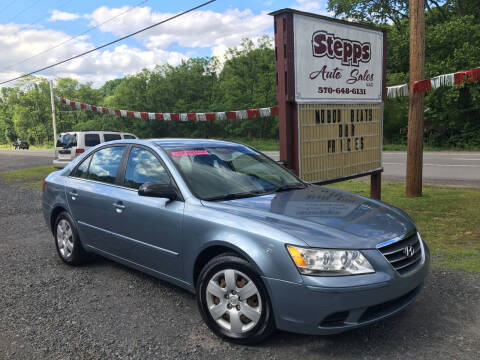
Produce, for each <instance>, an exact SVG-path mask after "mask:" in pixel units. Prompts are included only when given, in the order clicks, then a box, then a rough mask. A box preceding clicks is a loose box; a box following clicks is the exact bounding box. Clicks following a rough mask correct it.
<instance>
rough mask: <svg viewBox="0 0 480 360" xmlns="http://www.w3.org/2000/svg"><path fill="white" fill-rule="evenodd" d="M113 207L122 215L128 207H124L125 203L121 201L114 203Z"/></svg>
mask: <svg viewBox="0 0 480 360" xmlns="http://www.w3.org/2000/svg"><path fill="white" fill-rule="evenodd" d="M113 207H114V208H115V211H116V212H117V213H119V214H120V213H121V212H122V211H123V210H125V208H126V206H125V205H123V203H122V202H121V201H118V202H116V203H113Z"/></svg>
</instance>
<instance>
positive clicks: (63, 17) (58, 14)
mask: <svg viewBox="0 0 480 360" xmlns="http://www.w3.org/2000/svg"><path fill="white" fill-rule="evenodd" d="M78 18H80V15H78V14H73V13H69V12H64V11H58V10H53V11H52V14H51V15H50V18H49V19H48V21H71V20H77V19H78Z"/></svg>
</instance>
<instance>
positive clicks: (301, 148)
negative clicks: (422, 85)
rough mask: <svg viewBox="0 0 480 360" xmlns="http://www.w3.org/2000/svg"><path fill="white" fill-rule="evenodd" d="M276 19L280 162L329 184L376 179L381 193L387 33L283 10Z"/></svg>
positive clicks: (307, 178) (375, 188) (311, 179)
mask: <svg viewBox="0 0 480 360" xmlns="http://www.w3.org/2000/svg"><path fill="white" fill-rule="evenodd" d="M271 15H273V16H274V28H275V59H276V73H277V100H278V106H279V137H280V160H282V161H285V162H286V164H287V167H289V168H290V169H292V170H293V171H294V172H295V173H296V174H298V175H299V176H300V177H301V178H302V179H303V180H305V181H308V182H312V183H317V184H327V183H332V182H337V181H342V180H347V179H352V178H356V177H360V176H365V175H371V177H372V178H371V196H372V197H373V198H377V199H379V198H380V196H381V172H382V170H383V168H382V142H383V101H384V99H385V95H386V94H385V91H384V89H385V50H386V44H385V34H384V32H383V30H381V29H378V28H375V27H370V26H363V25H358V24H352V23H349V22H346V21H341V20H336V19H330V18H327V17H324V16H320V15H316V14H310V13H304V12H300V11H296V10H292V9H283V10H279V11H275V12H273V13H271Z"/></svg>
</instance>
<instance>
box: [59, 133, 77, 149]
mask: <svg viewBox="0 0 480 360" xmlns="http://www.w3.org/2000/svg"><path fill="white" fill-rule="evenodd" d="M72 146H77V134H63V135H60V136H59V137H58V139H57V148H58V147H59V148H66V149H68V148H71V147H72Z"/></svg>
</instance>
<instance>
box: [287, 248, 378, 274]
mask: <svg viewBox="0 0 480 360" xmlns="http://www.w3.org/2000/svg"><path fill="white" fill-rule="evenodd" d="M287 249H288V252H289V254H290V256H291V257H292V260H293V261H294V262H295V265H297V268H298V270H299V271H300V272H301V273H302V274H305V275H320V276H336V275H337V276H338V275H356V274H368V273H373V272H375V270H373V267H372V265H370V263H369V262H368V260H367V259H366V258H365V256H363V255H362V253H361V252H360V251H358V250H337V249H335V250H332V249H313V248H304V247H299V246H292V245H287Z"/></svg>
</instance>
